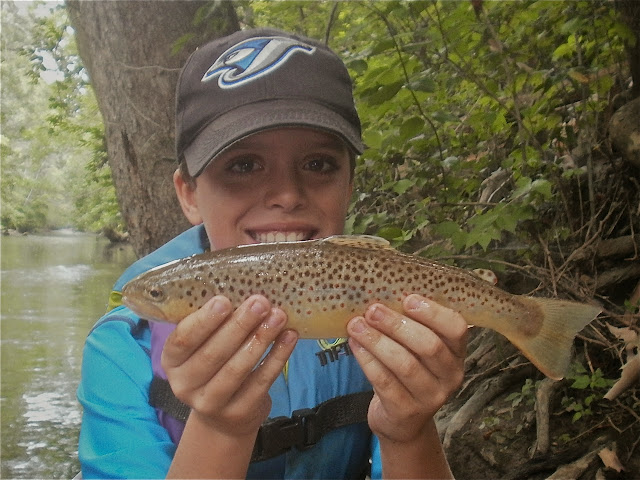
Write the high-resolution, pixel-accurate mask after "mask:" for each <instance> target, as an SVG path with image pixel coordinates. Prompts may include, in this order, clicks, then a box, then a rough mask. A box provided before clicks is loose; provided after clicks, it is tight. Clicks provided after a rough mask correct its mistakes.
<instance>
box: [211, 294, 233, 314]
mask: <svg viewBox="0 0 640 480" xmlns="http://www.w3.org/2000/svg"><path fill="white" fill-rule="evenodd" d="M209 308H210V311H211V313H213V314H215V315H222V314H225V313H227V311H228V310H229V305H228V303H227V302H225V301H224V300H222V299H220V298H216V297H213V298H212V299H211V303H210V304H209Z"/></svg>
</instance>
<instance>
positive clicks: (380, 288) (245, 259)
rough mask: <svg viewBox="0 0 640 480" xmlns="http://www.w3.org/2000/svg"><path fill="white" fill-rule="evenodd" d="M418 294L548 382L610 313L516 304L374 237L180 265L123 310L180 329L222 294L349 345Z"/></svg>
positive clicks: (158, 272) (134, 285)
mask: <svg viewBox="0 0 640 480" xmlns="http://www.w3.org/2000/svg"><path fill="white" fill-rule="evenodd" d="M412 293H417V294H420V295H422V296H424V297H426V298H427V299H430V300H432V301H434V302H437V303H439V304H441V305H443V306H445V307H447V308H450V309H452V310H454V311H456V312H458V313H460V315H461V316H462V317H463V318H464V319H465V321H466V322H467V324H468V325H470V326H477V327H484V328H490V329H493V330H495V331H496V332H498V333H500V334H501V335H504V336H505V337H506V338H507V339H508V340H509V341H510V342H511V343H512V344H513V345H515V346H516V347H517V348H518V349H519V350H520V351H521V352H522V354H523V355H524V356H525V357H526V358H528V359H529V360H530V361H531V362H532V363H533V364H534V365H535V366H536V367H537V368H538V369H539V370H540V371H541V372H542V373H544V374H545V375H547V376H548V377H550V378H552V379H556V380H559V379H561V378H563V377H564V375H565V373H566V371H567V368H568V366H569V363H570V360H571V353H572V346H573V341H574V339H575V336H576V335H577V333H578V332H580V331H581V330H582V329H583V328H584V327H585V326H586V325H587V324H589V323H590V322H591V321H592V320H593V319H595V318H596V317H597V315H598V314H599V313H600V312H601V309H600V307H598V306H595V305H591V304H587V303H579V302H574V301H569V300H562V299H553V298H543V297H533V296H526V295H514V294H511V293H508V292H506V291H504V290H502V289H500V288H498V287H496V286H494V285H492V284H491V283H488V282H486V281H484V280H482V279H481V278H479V276H478V275H476V274H474V273H472V272H468V271H467V270H464V269H461V268H458V267H454V266H450V265H446V264H442V263H439V262H436V261H432V260H429V259H427V258H423V257H418V256H414V255H410V254H405V253H402V252H400V251H398V250H396V249H395V248H393V247H392V246H391V245H390V243H389V242H388V241H386V240H385V239H382V238H379V237H373V236H368V235H336V236H331V237H327V238H323V239H315V240H305V241H298V242H274V243H261V244H255V245H242V246H238V247H232V248H227V249H221V250H213V251H210V252H205V253H201V254H196V255H193V256H190V257H186V258H183V259H179V260H175V261H172V262H169V263H166V264H164V265H160V266H158V267H156V268H153V269H151V270H148V271H147V272H145V273H142V274H141V275H139V276H137V277H135V278H133V279H132V280H131V281H129V282H128V283H127V284H126V285H125V286H124V287H123V289H122V301H123V303H124V305H125V306H127V307H128V308H130V309H131V310H132V311H133V312H134V313H136V314H137V315H138V316H139V317H141V318H144V319H146V320H150V321H160V322H169V323H178V322H180V321H181V320H182V319H183V318H184V317H186V316H187V315H189V314H190V313H192V312H194V311H196V310H197V309H199V308H200V307H202V305H204V304H205V303H206V302H207V301H208V300H209V299H210V298H212V297H213V296H215V295H224V296H226V297H228V298H229V300H230V301H231V302H232V304H233V305H234V307H237V306H238V305H239V304H240V303H241V302H242V301H243V300H244V299H246V298H247V297H249V296H250V295H253V294H261V295H264V296H265V297H266V298H267V299H269V300H270V301H271V302H272V304H273V305H275V306H277V307H279V308H281V309H282V310H284V312H285V313H286V314H287V317H288V321H287V322H288V323H287V328H291V329H294V330H297V331H298V334H299V336H300V338H320V339H321V338H341V337H346V336H347V328H346V326H347V323H348V322H349V320H350V319H351V318H353V317H354V316H357V315H362V314H363V313H364V311H365V310H366V308H367V307H368V306H369V305H371V304H373V303H382V304H384V305H387V306H388V307H390V308H391V309H394V310H396V311H398V312H402V301H403V299H404V298H405V297H407V296H408V295H410V294H412Z"/></svg>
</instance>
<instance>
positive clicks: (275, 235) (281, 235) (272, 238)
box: [256, 232, 306, 243]
mask: <svg viewBox="0 0 640 480" xmlns="http://www.w3.org/2000/svg"><path fill="white" fill-rule="evenodd" d="M305 235H306V234H305V233H304V232H267V233H258V234H256V240H258V241H259V242H261V243H273V242H299V241H301V240H304V239H305Z"/></svg>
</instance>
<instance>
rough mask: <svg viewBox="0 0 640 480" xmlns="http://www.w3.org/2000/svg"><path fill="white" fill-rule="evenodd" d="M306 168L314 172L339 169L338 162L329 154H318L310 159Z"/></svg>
mask: <svg viewBox="0 0 640 480" xmlns="http://www.w3.org/2000/svg"><path fill="white" fill-rule="evenodd" d="M304 168H305V170H311V171H312V172H319V173H330V172H334V171H336V170H338V162H336V160H335V159H334V158H333V157H331V156H329V155H318V156H316V157H313V158H312V159H311V160H309V161H308V162H307V163H306V164H305V166H304Z"/></svg>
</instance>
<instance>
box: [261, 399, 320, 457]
mask: <svg viewBox="0 0 640 480" xmlns="http://www.w3.org/2000/svg"><path fill="white" fill-rule="evenodd" d="M316 417H317V415H316V412H315V410H314V409H312V408H302V409H300V410H296V411H294V412H293V413H292V414H291V417H290V418H289V417H276V418H272V419H271V420H268V421H267V422H265V423H264V424H263V425H262V426H261V427H260V430H259V431H258V437H257V438H256V444H255V446H254V451H253V457H252V461H260V460H264V459H267V458H272V457H277V456H279V455H282V454H283V453H286V452H288V451H289V450H291V448H293V447H295V448H297V449H298V450H307V449H308V448H311V447H313V446H314V445H315V444H316V443H318V441H319V440H320V438H321V437H322V433H321V432H320V431H319V430H318V428H316V424H317V422H316Z"/></svg>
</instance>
